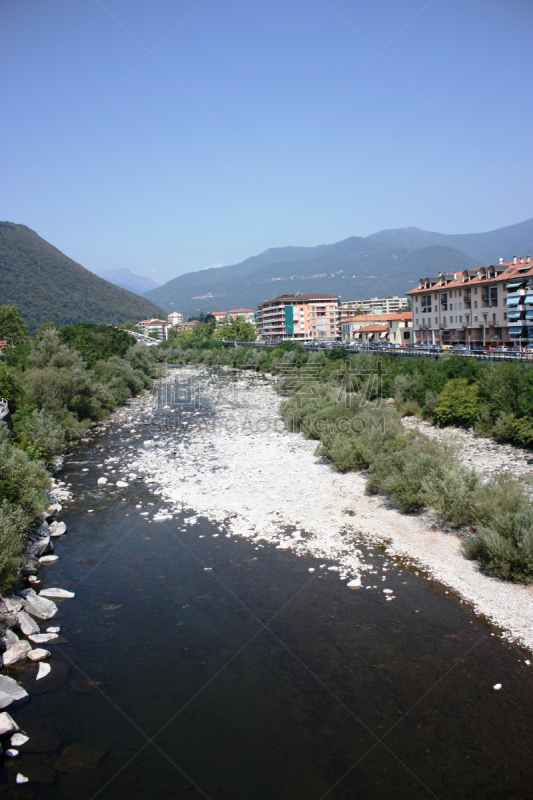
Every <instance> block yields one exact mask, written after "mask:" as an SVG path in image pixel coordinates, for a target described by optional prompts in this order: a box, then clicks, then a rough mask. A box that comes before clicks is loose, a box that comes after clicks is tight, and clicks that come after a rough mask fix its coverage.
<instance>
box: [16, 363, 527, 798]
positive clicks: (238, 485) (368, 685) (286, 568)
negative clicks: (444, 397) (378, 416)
mask: <svg viewBox="0 0 533 800" xmlns="http://www.w3.org/2000/svg"><path fill="white" fill-rule="evenodd" d="M278 402H279V397H277V396H276V395H275V393H274V391H273V389H272V387H271V385H270V383H269V382H268V380H266V379H264V378H262V377H252V376H246V375H242V374H233V373H227V374H224V373H221V372H218V371H215V372H211V371H208V370H204V369H200V368H196V367H188V368H183V369H180V370H176V371H174V372H172V374H171V375H170V376H169V377H168V378H167V379H163V380H162V381H160V382H159V384H158V386H157V390H156V391H155V392H154V393H153V394H152V395H146V396H145V397H144V398H140V399H138V400H135V401H133V402H132V403H130V404H129V406H128V407H126V408H124V409H121V410H119V411H118V412H116V413H115V415H114V417H113V420H112V421H111V422H109V423H107V424H104V425H102V426H101V430H100V432H99V434H98V435H97V436H96V437H95V439H94V440H93V441H92V443H91V445H90V446H88V447H87V448H85V449H83V450H79V451H77V452H74V453H71V454H70V455H69V457H68V459H67V460H66V462H65V465H64V470H63V475H61V476H60V477H61V479H62V480H64V481H65V482H67V483H71V484H72V491H73V501H72V503H71V504H70V505H69V506H68V508H67V509H66V513H65V514H64V517H63V518H64V519H65V521H66V522H67V526H68V534H67V535H66V536H63V537H62V538H61V539H60V540H59V541H58V543H57V545H56V554H57V555H58V556H59V560H58V561H56V562H55V563H53V564H51V565H50V566H47V567H45V568H43V569H42V570H41V571H40V575H39V577H40V578H41V582H42V585H43V586H59V587H62V588H65V589H70V590H72V591H74V592H75V597H74V598H73V599H69V600H65V601H58V605H59V613H58V614H57V615H56V617H54V624H56V620H57V625H58V626H60V627H61V635H60V637H59V639H58V640H57V642H56V643H54V642H50V643H49V644H48V645H47V647H48V648H49V649H50V650H51V651H52V659H51V665H52V670H51V673H50V675H49V676H47V677H46V678H44V679H42V680H40V681H36V680H35V672H36V669H37V667H33V666H32V667H29V668H28V667H27V662H18V663H17V664H16V665H14V666H13V667H12V668H11V671H10V673H9V674H11V675H12V676H13V677H16V678H17V679H18V680H19V681H20V682H21V683H22V685H23V686H24V688H25V689H26V690H27V691H28V693H29V697H28V698H27V699H26V700H22V701H17V703H16V704H14V705H12V706H11V707H10V708H9V711H10V713H12V715H13V716H14V717H15V719H16V721H17V723H18V725H19V726H20V728H21V729H22V730H23V731H24V732H25V733H26V734H27V735H28V736H29V742H27V743H26V744H25V745H23V746H22V747H20V752H19V755H18V756H16V757H15V758H11V759H10V758H5V759H4V766H3V767H2V770H1V773H0V797H1V798H4V797H5V798H12V797H13V798H15V797H17V798H28V799H29V798H54V799H55V798H65V800H66V799H67V798H68V800H71V798H76V800H78V798H79V800H86V799H87V800H92V798H96V797H99V798H113V800H115V799H117V800H122V798H124V800H126V798H128V800H132V798H133V799H134V800H136V799H137V798H139V800H141V798H143V799H144V798H152V797H154V798H155V797H157V798H159V797H162V798H164V797H190V798H196V797H197V798H202V797H203V798H209V800H241V799H242V800H249V798H254V799H255V798H257V800H263V799H264V800H271V799H272V798H276V800H284V799H285V798H287V800H289V798H290V800H295V799H296V798H298V799H299V798H302V800H309V799H310V798H316V800H321V799H322V798H328V799H330V800H341V799H342V798H346V799H347V798H350V799H351V798H354V797H357V798H363V799H366V798H369V799H372V800H373V799H374V798H376V799H378V798H379V800H381V798H384V799H385V798H387V799H388V798H391V797H394V798H406V800H407V798H408V799H409V800H411V799H412V798H426V797H438V798H440V799H441V800H444V798H450V800H451V799H452V798H454V800H455V799H456V798H492V800H499V799H500V798H501V799H502V800H503V798H506V799H507V798H526V797H529V796H530V791H531V790H530V787H531V785H532V779H533V760H532V757H531V749H532V748H531V745H532V738H533V737H532V732H531V719H532V716H533V692H532V688H533V670H532V667H531V666H530V664H529V660H530V658H531V656H530V653H529V652H528V651H527V650H525V649H522V648H521V647H520V646H519V645H518V644H516V643H513V642H510V641H507V640H506V639H505V638H504V637H502V635H501V634H502V631H501V629H500V628H496V627H492V625H491V623H490V622H489V621H488V620H487V619H486V618H485V617H482V616H480V615H479V614H477V613H476V612H475V611H474V609H473V607H472V606H471V605H470V604H469V603H467V602H465V601H464V600H463V597H462V596H460V595H459V593H457V592H455V591H454V590H453V589H452V588H451V586H452V581H451V579H450V580H449V581H447V585H445V584H444V583H443V582H442V580H443V579H444V578H443V577H441V581H440V582H439V581H437V580H435V579H434V578H433V577H431V576H430V575H429V573H427V572H424V571H423V570H422V569H421V568H420V567H419V566H417V565H416V564H415V565H413V562H412V560H408V559H407V558H403V557H402V556H401V555H396V553H398V552H400V551H401V548H400V545H399V544H398V542H399V541H400V539H399V538H398V537H400V535H401V536H403V538H404V539H408V538H409V536H410V535H412V536H413V537H415V543H416V542H418V541H419V539H423V536H422V533H423V529H424V525H425V523H424V520H423V519H422V520H420V519H417V518H412V517H406V516H404V515H400V514H398V513H397V512H396V511H395V510H394V509H392V508H390V507H388V506H387V505H386V504H383V502H382V501H380V500H379V499H377V498H365V496H364V492H363V490H362V485H363V484H362V481H363V479H362V478H361V477H360V476H357V475H339V474H338V473H334V472H333V471H332V470H331V469H330V467H329V466H328V465H327V464H325V463H322V462H321V461H320V460H319V459H318V458H317V457H316V456H314V454H313V453H314V443H310V442H307V441H305V440H304V439H303V438H302V437H301V436H298V435H295V434H289V433H286V432H285V431H284V430H283V427H282V424H281V420H280V419H279V417H278V416H277V413H276V407H277V404H278ZM98 478H106V480H107V484H105V485H102V484H100V485H98V484H97V480H98ZM117 481H121V482H124V483H125V484H127V485H126V486H124V487H117V485H116V484H117ZM347 512H351V513H347ZM425 530H426V537H428V538H430V539H431V538H432V537H433V538H435V539H436V538H437V532H436V531H433V532H428V531H427V524H426V528H425ZM439 535H440V536H442V534H439ZM395 537H396V539H395ZM387 542H389V543H387ZM411 546H413V544H412V542H411ZM406 547H407V546H406ZM437 549H438V548H437ZM446 552H447V551H446ZM405 555H407V553H406V552H405ZM459 555H460V554H459V553H457V557H459ZM461 558H462V556H461ZM442 559H443V561H445V558H444V556H442ZM419 561H420V562H421V563H423V561H424V559H423V558H420V559H419ZM465 563H466V564H467V565H469V568H472V570H473V574H474V576H477V575H478V573H477V571H476V570H475V568H474V567H473V566H472V565H471V563H470V562H465ZM443 569H444V568H443ZM447 569H449V571H450V573H451V572H453V569H452V567H450V565H449V564H448V567H447ZM481 577H482V578H483V576H481ZM483 580H487V581H489V579H485V578H483ZM489 582H490V583H492V581H489ZM350 584H351V586H350ZM511 588H514V587H511ZM468 591H469V590H468V588H467V589H466V590H465V591H464V592H463V596H467V594H468ZM509 596H510V597H514V595H513V594H512V593H511V594H510V595H509ZM501 602H502V604H503V605H505V603H507V600H505V601H501ZM517 602H518V601H517ZM521 613H522V615H526V613H527V612H526V611H524V610H522V612H521ZM507 635H508V636H509V635H510V634H509V633H508V634H507ZM494 687H500V688H494ZM17 775H22V776H24V777H26V778H28V782H27V783H24V784H17V783H16V782H15V781H16V776H17Z"/></svg>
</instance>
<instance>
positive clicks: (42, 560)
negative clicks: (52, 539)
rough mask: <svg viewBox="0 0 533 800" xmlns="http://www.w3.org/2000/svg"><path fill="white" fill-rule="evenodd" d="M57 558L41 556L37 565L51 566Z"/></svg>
mask: <svg viewBox="0 0 533 800" xmlns="http://www.w3.org/2000/svg"><path fill="white" fill-rule="evenodd" d="M58 558H59V556H41V557H40V559H39V564H52V563H53V562H54V561H57V559H58Z"/></svg>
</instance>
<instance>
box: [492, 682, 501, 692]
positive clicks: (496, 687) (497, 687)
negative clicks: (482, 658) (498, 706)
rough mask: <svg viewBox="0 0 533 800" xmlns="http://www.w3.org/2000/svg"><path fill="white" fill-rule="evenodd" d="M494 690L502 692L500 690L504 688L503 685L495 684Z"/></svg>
mask: <svg viewBox="0 0 533 800" xmlns="http://www.w3.org/2000/svg"><path fill="white" fill-rule="evenodd" d="M492 688H493V689H494V690H495V691H497V692H499V691H500V689H501V688H502V685H501V683H495V684H494V686H493V687H492Z"/></svg>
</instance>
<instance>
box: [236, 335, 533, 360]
mask: <svg viewBox="0 0 533 800" xmlns="http://www.w3.org/2000/svg"><path fill="white" fill-rule="evenodd" d="M221 341H222V343H223V344H224V345H226V346H227V347H276V344H278V343H270V342H236V341H234V340H233V339H222V340H221ZM285 341H287V340H285ZM289 341H291V340H289ZM298 344H299V342H298ZM303 347H304V350H314V351H320V350H323V351H328V350H333V349H336V348H338V347H344V348H345V349H346V350H347V351H348V352H349V353H358V352H360V351H365V352H369V353H387V354H388V355H393V356H410V357H413V356H430V357H431V358H441V357H442V356H445V355H447V354H448V353H450V354H452V355H460V356H464V357H465V358H475V359H477V360H478V361H533V353H524V352H520V353H509V352H502V351H494V350H492V351H490V352H483V353H481V352H479V351H478V350H460V351H458V350H435V349H431V348H429V347H428V348H426V347H390V346H387V345H381V346H374V347H373V346H370V347H369V346H367V345H354V344H352V343H350V344H348V345H345V344H344V343H343V342H327V343H325V344H308V343H305V344H303Z"/></svg>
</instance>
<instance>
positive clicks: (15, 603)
mask: <svg viewBox="0 0 533 800" xmlns="http://www.w3.org/2000/svg"><path fill="white" fill-rule="evenodd" d="M3 601H4V605H5V607H6V608H7V610H8V611H9V613H10V614H16V613H17V612H18V611H20V609H21V608H22V600H20V599H19V598H18V597H4V598H3Z"/></svg>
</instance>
